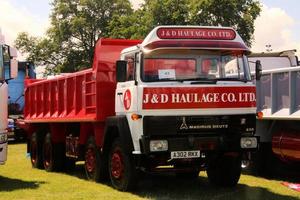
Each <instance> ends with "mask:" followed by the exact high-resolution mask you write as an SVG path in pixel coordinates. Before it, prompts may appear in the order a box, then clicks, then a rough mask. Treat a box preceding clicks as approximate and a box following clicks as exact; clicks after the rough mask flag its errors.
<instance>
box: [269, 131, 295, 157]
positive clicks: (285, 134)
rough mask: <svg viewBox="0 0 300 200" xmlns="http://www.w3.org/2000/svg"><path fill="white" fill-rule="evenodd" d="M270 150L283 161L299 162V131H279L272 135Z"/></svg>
mask: <svg viewBox="0 0 300 200" xmlns="http://www.w3.org/2000/svg"><path fill="white" fill-rule="evenodd" d="M272 150H273V152H274V153H275V154H276V155H277V156H279V158H280V159H282V160H283V161H286V162H289V161H297V162H300V132H297V131H293V130H286V131H280V132H277V133H276V134H274V135H273V138H272Z"/></svg>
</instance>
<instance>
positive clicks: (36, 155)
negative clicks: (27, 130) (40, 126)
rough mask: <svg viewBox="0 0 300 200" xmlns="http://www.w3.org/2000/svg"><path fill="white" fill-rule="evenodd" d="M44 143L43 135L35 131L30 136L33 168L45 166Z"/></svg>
mask: <svg viewBox="0 0 300 200" xmlns="http://www.w3.org/2000/svg"><path fill="white" fill-rule="evenodd" d="M42 143H43V138H42V135H41V134H38V133H37V132H34V133H33V134H32V135H31V138H30V161H31V164H32V167H33V168H38V169H42V168H43V152H42Z"/></svg>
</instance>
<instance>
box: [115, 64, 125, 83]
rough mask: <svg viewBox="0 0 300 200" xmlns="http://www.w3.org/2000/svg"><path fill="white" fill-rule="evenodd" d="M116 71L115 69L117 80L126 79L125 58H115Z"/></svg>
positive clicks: (122, 80) (123, 80)
mask: <svg viewBox="0 0 300 200" xmlns="http://www.w3.org/2000/svg"><path fill="white" fill-rule="evenodd" d="M116 71H117V75H116V77H117V82H125V81H126V77H127V75H126V73H127V61H125V60H117V62H116Z"/></svg>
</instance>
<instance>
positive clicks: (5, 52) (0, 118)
mask: <svg viewBox="0 0 300 200" xmlns="http://www.w3.org/2000/svg"><path fill="white" fill-rule="evenodd" d="M16 57H17V51H16V49H14V48H12V47H10V46H8V45H6V44H5V43H4V36H3V35H2V33H1V30H0V164H1V165H3V164H5V161H6V159H7V130H6V129H7V122H8V120H7V117H8V114H7V108H8V107H7V101H8V91H7V90H8V86H7V81H8V80H10V79H12V78H15V77H16V76H17V73H18V61H17V60H16Z"/></svg>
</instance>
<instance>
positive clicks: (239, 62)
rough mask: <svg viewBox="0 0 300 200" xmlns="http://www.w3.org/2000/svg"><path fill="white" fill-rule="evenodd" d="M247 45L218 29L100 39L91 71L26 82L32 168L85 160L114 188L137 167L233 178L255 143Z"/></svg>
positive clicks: (216, 179)
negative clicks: (136, 37)
mask: <svg viewBox="0 0 300 200" xmlns="http://www.w3.org/2000/svg"><path fill="white" fill-rule="evenodd" d="M248 53H249V49H248V48H247V46H246V45H245V44H244V42H243V40H242V39H241V38H240V36H239V35H238V33H237V32H236V31H235V30H233V29H232V28H223V27H199V26H161V27H157V28H155V29H154V30H152V31H151V32H150V33H149V35H148V36H147V37H146V38H145V40H144V41H139V40H120V39H100V40H99V41H98V42H97V45H96V48H95V54H94V61H93V66H92V68H91V69H87V70H83V71H79V72H76V73H72V74H68V75H63V76H60V77H57V78H52V79H49V80H39V81H37V80H27V83H26V86H27V87H26V89H25V109H24V119H25V120H24V123H23V125H24V128H25V129H26V130H27V131H28V138H29V142H28V152H30V155H31V163H32V166H33V167H36V168H44V169H45V170H46V171H56V170H61V169H62V168H64V167H69V168H70V167H71V166H73V165H74V162H75V161H78V160H84V161H85V170H86V174H87V177H88V179H91V180H94V181H100V180H103V179H105V178H109V179H110V181H111V184H112V185H113V187H115V188H117V189H119V190H122V191H123V190H129V189H132V188H134V186H135V185H136V183H137V180H138V178H139V177H138V174H139V173H138V172H139V171H146V172H151V173H155V172H175V173H176V174H177V175H178V176H184V177H190V178H196V177H198V174H199V172H200V170H207V174H208V178H209V180H210V181H211V182H212V183H213V184H216V185H221V186H234V185H236V184H237V182H238V180H239V178H240V174H241V161H242V160H244V159H246V160H247V159H248V158H249V154H250V152H252V151H255V150H256V149H257V147H258V139H257V137H256V136H254V133H255V121H256V102H255V85H254V83H253V82H252V81H251V76H250V70H249V66H248V62H247V57H246V54H248ZM119 59H120V60H119ZM257 69H259V65H258V67H257ZM257 79H259V73H258V74H257Z"/></svg>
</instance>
